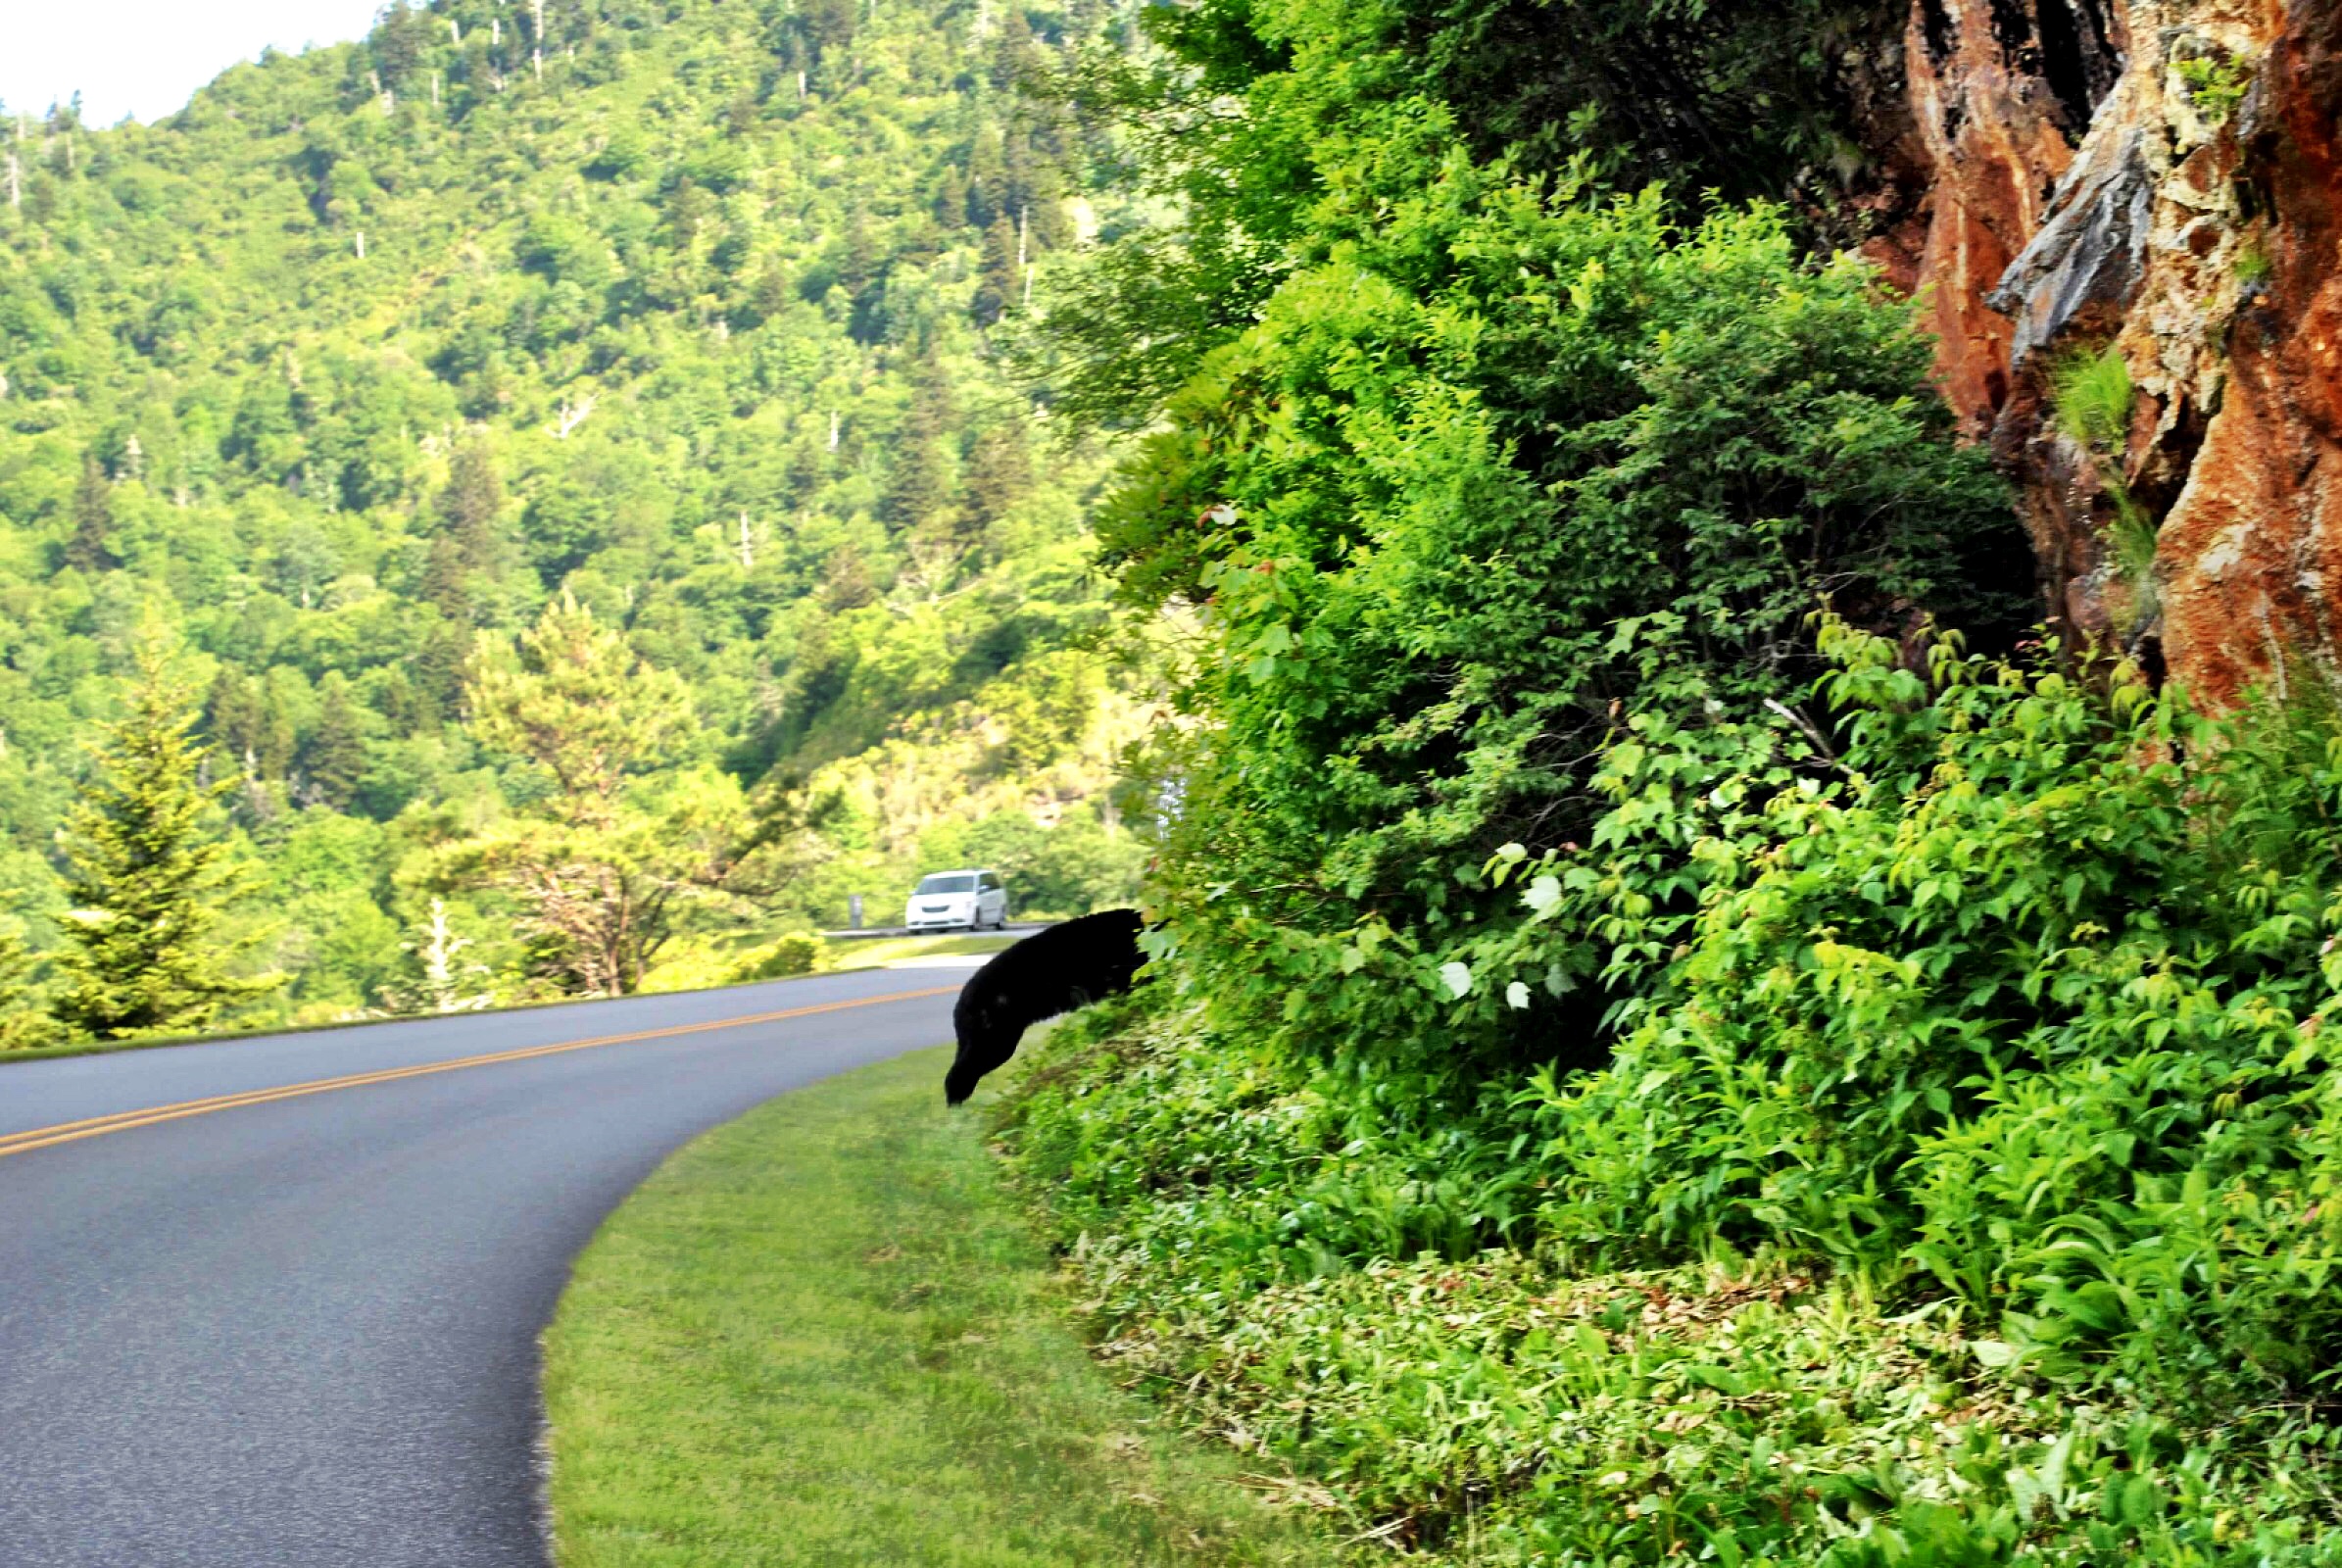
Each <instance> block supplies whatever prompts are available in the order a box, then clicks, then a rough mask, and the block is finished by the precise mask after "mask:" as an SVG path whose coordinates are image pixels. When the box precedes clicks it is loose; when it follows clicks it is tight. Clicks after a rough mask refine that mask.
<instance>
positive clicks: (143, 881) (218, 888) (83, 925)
mask: <svg viewBox="0 0 2342 1568" xmlns="http://www.w3.org/2000/svg"><path fill="white" fill-rule="evenodd" d="M135 658H136V667H137V683H136V685H135V686H133V687H132V689H131V691H130V701H129V711H128V713H126V714H125V715H124V716H123V717H122V718H121V719H120V720H118V721H116V722H114V723H111V724H108V725H106V726H105V729H104V735H105V740H104V743H103V745H102V746H101V747H100V748H99V749H98V751H97V753H96V755H95V757H94V759H93V760H94V764H95V765H94V766H93V768H92V770H91V774H90V777H89V779H88V781H87V782H86V783H85V784H84V785H83V786H82V788H81V791H80V794H79V797H78V799H77V800H76V801H75V803H74V806H73V812H72V815H71V816H70V818H69V819H68V822H67V825H66V833H65V851H66V857H67V859H68V861H69V862H70V864H71V867H72V869H71V870H70V871H69V872H68V873H67V874H66V875H65V876H64V877H63V878H62V880H63V883H64V887H65V892H66V896H67V898H68V899H69V900H70V901H71V903H72V906H73V907H72V908H71V910H70V911H69V912H68V914H67V915H66V917H65V921H64V926H65V934H66V936H67V938H68V939H69V944H70V945H69V946H68V947H67V948H66V949H65V950H64V951H63V952H62V953H60V954H59V955H58V967H59V968H60V970H62V971H63V975H64V979H65V982H66V986H65V992H64V994H63V995H62V996H61V997H60V998H59V999H58V1003H57V1013H58V1016H59V1017H60V1018H62V1019H63V1020H64V1021H65V1022H66V1023H67V1024H69V1025H71V1026H72V1027H73V1028H75V1029H79V1030H82V1031H85V1032H86V1033H89V1034H93V1035H96V1036H97V1037H98V1038H99V1039H101V1040H112V1039H120V1038H122V1037H123V1036H127V1035H138V1034H154V1033H159V1032H161V1031H164V1030H169V1029H193V1028H200V1027H202V1026H203V1025H204V1024H207V1023H209V1022H211V1021H212V1019H213V1018H214V1017H216V1016H217V1015H218V1013H219V1011H220V1007H221V1006H223V1005H226V1004H228V1003H230V1002H233V1001H235V1000H237V999H239V998H244V997H249V996H253V995H256V994H258V993H260V992H262V991H266V990H268V989H269V988H271V987H272V986H273V985H274V984H275V983H276V979H275V977H273V976H269V977H265V978H261V979H242V978H236V977H233V976H231V975H229V974H228V973H227V972H226V964H227V963H228V961H229V960H230V959H232V958H233V957H234V956H236V954H237V953H238V952H239V951H240V950H241V949H242V948H243V947H244V946H246V945H247V944H245V943H224V944H223V943H220V942H219V941H217V940H216V939H215V937H214V934H213V933H214V930H215V928H216V927H217V925H218V924H219V919H220V904H221V903H222V902H223V901H224V900H226V899H228V898H230V897H232V896H233V895H234V894H235V893H236V892H237V891H238V890H239V886H240V879H239V877H238V874H237V872H236V871H235V869H234V868H233V867H232V866H230V865H229V864H228V861H227V846H226V845H225V844H224V843H222V842H221V841H220V839H219V838H218V837H217V836H215V835H214V834H212V833H210V832H208V831H207V829H206V825H205V821H204V818H205V816H206V815H207V814H208V809H209V808H210V807H211V806H212V804H213V803H214V802H215V801H217V800H218V799H219V798H220V795H222V794H223V793H225V791H226V790H227V788H228V787H229V786H228V784H227V782H226V781H224V780H222V781H220V782H218V783H213V784H209V785H207V784H204V783H202V782H201V770H202V766H203V761H204V759H205V757H206V756H207V755H208V754H209V753H210V750H211V748H210V747H208V746H205V745H202V744H200V743H198V742H196V741H195V740H193V739H192V738H191V737H190V736H189V734H188V730H189V729H190V727H191V726H192V724H193V722H194V718H195V713H194V710H193V707H192V705H191V704H190V702H189V700H188V699H189V694H188V692H187V690H186V688H185V687H184V686H183V685H182V684H181V683H180V682H179V680H178V679H177V677H176V676H175V675H174V673H173V672H172V669H171V657H170V648H169V646H168V644H167V642H166V640H165V637H164V635H163V633H162V632H161V630H160V629H159V628H158V627H156V626H155V625H154V624H153V623H152V622H150V623H149V624H148V625H147V626H146V627H145V628H144V629H143V630H142V631H141V632H140V634H139V637H138V641H137V645H136V650H135Z"/></svg>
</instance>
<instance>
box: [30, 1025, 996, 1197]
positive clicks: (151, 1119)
mask: <svg viewBox="0 0 2342 1568" xmlns="http://www.w3.org/2000/svg"><path fill="white" fill-rule="evenodd" d="M958 989H959V987H957V986H930V987H928V988H927V989H926V990H923V991H891V992H889V993H887V994H886V995H885V996H883V997H856V998H854V999H853V1000H852V1001H849V1002H823V1003H819V1004H816V1005H813V1006H810V1007H784V1008H782V1009H781V1010H780V1011H778V1012H752V1013H749V1014H747V1015H745V1016H743V1017H739V1018H716V1019H712V1020H710V1021H709V1022H707V1023H679V1024H673V1025H670V1026H668V1027H667V1028H664V1029H637V1030H635V1031H634V1032H633V1033H631V1034H623V1035H596V1036H594V1037H593V1038H592V1039H590V1040H561V1041H557V1042H555V1043H554V1044H552V1045H550V1046H524V1047H522V1048H521V1049H519V1050H517V1051H493V1052H490V1053H488V1054H485V1055H480V1056H456V1057H452V1058H450V1059H449V1060H446V1061H426V1062H422V1063H419V1064H418V1065H415V1066H413V1067H389V1068H385V1069H384V1070H382V1071H380V1072H354V1073H351V1074H349V1075H348V1076H346V1077H341V1078H313V1079H311V1080H309V1081H308V1082H306V1083H298V1084H284V1085H281V1086H279V1087H277V1088H274V1089H248V1090H246V1091H244V1092H243V1093H242V1094H238V1095H214V1096H213V1097H212V1098H211V1099H209V1100H182V1101H180V1102H178V1103H176V1104H170V1105H149V1106H146V1107H145V1108H144V1109H140V1110H118V1111H116V1112H115V1113H114V1114H112V1115H111V1116H91V1117H87V1118H86V1119H84V1120H81V1121H64V1122H59V1123H57V1124H56V1125H55V1126H53V1127H34V1128H31V1129H30V1130H28V1131H25V1132H21V1133H9V1134H7V1135H6V1136H4V1137H0V1159H6V1158H7V1157H8V1156H9V1155H11V1154H28V1153H30V1152H32V1151H34V1150H36V1149H51V1148H54V1147H55V1146H57V1145H59V1144H71V1143H76V1142H78V1141H79V1140H81V1139H84V1138H101V1137H104V1136H105V1135H106V1134H107V1133H119V1132H127V1131H128V1130H129V1129H131V1128H132V1127H152V1126H153V1125H155V1124H156V1123H157V1122H165V1121H178V1120H180V1119H181V1118H182V1117H187V1116H208V1115H210V1114H211V1113H212V1112H213V1111H216V1110H233V1109H235V1108H236V1107H237V1106H239V1105H265V1104H268V1103H269V1102H270V1101H276V1100H298V1099H300V1098H301V1097H302V1096H303V1095H322V1094H326V1093H329V1092H330V1091H332V1090H336V1089H362V1088H365V1087H366V1085H368V1084H388V1083H396V1082H398V1081H399V1080H400V1079H402V1078H425V1077H428V1076H430V1075H431V1074H432V1073H438V1072H456V1071H458V1070H460V1069H462V1068H465V1067H493V1066H495V1065H496V1064H497V1063H498V1062H502V1061H527V1060H529V1059H530V1058H531V1057H534V1056H558V1055H560V1054H561V1053H563V1052H565V1051H591V1050H593V1049H594V1048H595V1047H597V1046H626V1045H633V1044H635V1043H636V1042H638V1041H643V1040H671V1039H673V1038H674V1037H675V1036H677V1035H698V1034H706V1033H707V1032H708V1031H710V1030H714V1029H739V1028H744V1027H746V1026H748V1025H750V1024H759V1023H778V1022H780V1021H781V1020H782V1019H784V1018H805V1017H810V1016H811V1015H812V1014H814V1013H816V1012H842V1011H844V1010H845V1009H847V1008H849V1007H874V1006H876V1005H879V1004H880V1003H882V1002H911V1001H914V1000H916V999H918V998H920V997H940V996H943V995H945V994H946V993H948V992H953V991H957V990H958Z"/></svg>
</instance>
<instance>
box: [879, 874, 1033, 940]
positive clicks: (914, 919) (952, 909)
mask: <svg viewBox="0 0 2342 1568" xmlns="http://www.w3.org/2000/svg"><path fill="white" fill-rule="evenodd" d="M1007 923H1008V890H1007V888H1005V887H1003V886H1002V885H1001V883H1000V872H998V871H987V870H984V869H981V868H977V869H971V870H965V871H930V872H929V873H928V874H927V875H925V876H923V877H921V878H919V885H918V887H917V888H915V889H913V890H912V892H911V896H910V903H909V904H907V905H905V906H904V907H903V924H904V925H906V926H908V927H910V928H911V929H912V930H913V931H936V930H941V929H942V928H944V927H946V926H965V927H966V928H967V929H968V930H970V931H978V930H982V929H983V928H984V927H985V926H988V925H989V926H991V927H992V928H993V929H994V930H996V931H997V930H1000V928H1001V927H1003V926H1005V925H1007Z"/></svg>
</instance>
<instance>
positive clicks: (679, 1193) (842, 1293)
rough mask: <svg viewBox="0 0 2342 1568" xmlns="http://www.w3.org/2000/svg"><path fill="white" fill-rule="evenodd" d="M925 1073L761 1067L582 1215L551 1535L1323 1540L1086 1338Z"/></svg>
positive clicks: (986, 1541) (919, 1547) (803, 1553)
mask: <svg viewBox="0 0 2342 1568" xmlns="http://www.w3.org/2000/svg"><path fill="white" fill-rule="evenodd" d="M942 1073H943V1057H942V1054H940V1053H937V1052H922V1053H918V1054H912V1055H909V1056H905V1057H903V1058H900V1059H898V1060H896V1061H892V1062H887V1063H883V1064H880V1065H878V1066H874V1067H869V1068H865V1069H862V1070H860V1071H857V1072H853V1073H849V1074H846V1075H843V1076H841V1077H838V1078H834V1079H831V1080H829V1081H827V1082H825V1083H821V1084H818V1085H815V1086H813V1087H811V1088H808V1089H805V1090H801V1091H799V1092H797V1093H794V1094H791V1095H787V1096H783V1097H782V1098H780V1099H779V1100H776V1101H774V1102H773V1103H770V1104H768V1105H766V1106H764V1107H762V1108H761V1109H759V1110H756V1111H755V1112H752V1113H751V1114H750V1115H748V1116H746V1117H744V1118H742V1119H741V1120H739V1121H736V1122H734V1123H732V1124H730V1125H729V1126H726V1127H723V1128H720V1129H718V1130H717V1131H715V1132H713V1133H710V1134H709V1135H707V1137H705V1138H703V1139H701V1140H700V1141H699V1142H697V1143H695V1144H693V1145H691V1146H690V1147H689V1148H688V1149H686V1150H685V1151H683V1152H682V1153H680V1154H678V1155H677V1156H676V1157H675V1158H674V1159H672V1160H671V1161H669V1162H668V1164H667V1165H666V1166H665V1167H664V1168H663V1169H661V1170H660V1171H659V1173H658V1174H657V1175H655V1176H654V1177H653V1178H652V1179H651V1180H650V1181H649V1182H648V1183H647V1184H645V1186H644V1187H643V1188H642V1190H641V1191H640V1192H638V1193H637V1194H636V1195H635V1196H634V1197H633V1198H631V1199H630V1200H628V1201H627V1202H626V1203H625V1204H624V1205H622V1206H621V1207H620V1208H619V1209H618V1210H617V1212H616V1213H615V1214H613V1215H612V1216H611V1218H610V1221H609V1222H608V1223H607V1224H606V1225H605V1226H604V1227H603V1230H602V1232H601V1234H600V1235H599V1236H598V1237H597V1238H596V1240H595V1242H594V1243H593V1245H592V1246H591V1247H590V1248H588V1249H587V1250H586V1251H585V1253H584V1254H583V1255H582V1256H581V1257H580V1259H579V1261H578V1264H577V1268H576V1272H575V1275H574V1277H573V1279H572V1282H571V1284H570V1286H569V1289H568V1292H567V1294H566V1295H565V1296H564V1297H563V1299H562V1302H561V1309H560V1311H559V1313H558V1315H557V1316H556V1318H555V1321H554V1324H553V1326H552V1328H551V1329H550V1330H549V1331H548V1332H547V1335H546V1342H545V1391H546V1403H547V1409H548V1414H549V1418H550V1422H551V1427H552V1449H553V1481H552V1505H553V1517H554V1525H555V1536H556V1543H557V1548H558V1557H559V1560H560V1561H561V1563H562V1564H564V1565H565V1568H613V1565H621V1564H622V1565H624V1568H684V1565H704V1568H756V1565H769V1564H796V1563H805V1564H816V1563H817V1564H823V1565H830V1564H853V1563H868V1564H889V1565H895V1564H919V1565H936V1568H977V1565H984V1568H1055V1565H1068V1568H1070V1565H1077V1564H1096V1565H1099V1568H1106V1565H1112V1568H1123V1565H1131V1564H1165V1565H1169V1564H1203V1563H1212V1564H1223V1563H1224V1564H1263V1565H1266V1564H1298V1563H1309V1562H1321V1561H1329V1560H1331V1559H1332V1548H1330V1547H1327V1546H1325V1545H1323V1544H1321V1543H1320V1542H1319V1540H1318V1537H1317V1536H1316V1534H1315V1533H1314V1532H1313V1530H1312V1529H1311V1527H1310V1521H1309V1518H1308V1516H1307V1515H1306V1514H1305V1513H1304V1512H1302V1511H1299V1510H1293V1509H1282V1510H1280V1509H1276V1508H1272V1507H1270V1506H1268V1505H1267V1504H1266V1503H1264V1502H1263V1501H1262V1500H1260V1498H1259V1497H1258V1496H1257V1495H1255V1492H1253V1491H1247V1490H1246V1489H1245V1488H1244V1487H1243V1486H1241V1485H1239V1484H1238V1476H1239V1474H1240V1473H1241V1472H1242V1471H1244V1469H1245V1467H1244V1465H1243V1464H1241V1463H1238V1462H1234V1461H1231V1460H1229V1459H1228V1458H1226V1457H1225V1456H1224V1455H1221V1454H1217V1453H1214V1452H1211V1451H1208V1450H1205V1449H1202V1448H1199V1447H1196V1446H1193V1445H1190V1444H1188V1443H1186V1442H1185V1441H1184V1440H1182V1439H1180V1438H1178V1437H1177V1436H1174V1435H1172V1434H1170V1433H1169V1432H1167V1431H1166V1430H1164V1427H1163V1425H1162V1424H1161V1423H1160V1422H1159V1421H1158V1420H1157V1419H1156V1417H1155V1415H1154V1413H1153V1412H1152V1411H1151V1410H1150V1408H1149V1407H1148V1406H1147V1404H1146V1403H1145V1402H1144V1401H1142V1400H1138V1399H1136V1398H1134V1397H1131V1396H1129V1395H1127V1394H1124V1393H1122V1392H1121V1391H1119V1390H1117V1389H1115V1388H1114V1387H1113V1386H1112V1385H1111V1384H1110V1383H1109V1382H1108V1381H1107V1380H1106V1378H1105V1377H1103V1376H1102V1375H1101V1374H1100V1372H1099V1371H1098V1368H1097V1367H1096V1366H1095V1365H1094V1364H1093V1363H1092V1362H1091V1361H1090V1360H1089V1358H1088V1357H1087V1356H1086V1355H1085V1354H1084V1353H1083V1348H1082V1345H1081V1342H1080V1340H1079V1339H1078V1338H1077V1337H1076V1336H1075V1335H1074V1333H1073V1332H1072V1331H1071V1329H1070V1328H1069V1327H1068V1326H1067V1324H1066V1322H1065V1318H1064V1314H1063V1311H1062V1306H1061V1302H1060V1300H1059V1299H1058V1297H1057V1295H1056V1293H1055V1285H1054V1279H1053V1275H1052V1273H1051V1271H1050V1269H1049V1266H1048V1260H1047V1256H1046V1254H1045V1252H1044V1251H1043V1250H1042V1249H1041V1248H1040V1247H1039V1246H1038V1245H1037V1244H1036V1242H1035V1241H1034V1239H1033V1237H1032V1234H1031V1231H1030V1229H1029V1227H1028V1226H1027V1224H1026V1222H1025V1221H1024V1219H1023V1217H1022V1216H1021V1215H1019V1214H1018V1213H1017V1212H1016V1210H1015V1208H1014V1205H1013V1204H1012V1203H1011V1202H1010V1201H1008V1199H1007V1198H1005V1197H1004V1196H1003V1194H1002V1193H1001V1191H1000V1187H999V1184H998V1179H997V1176H996V1173H995V1171H994V1168H993V1165H992V1162H991V1160H990V1158H989V1156H988V1155H987V1154H986V1152H985V1151H984V1148H983V1146H982V1144H981V1142H980V1141H979V1139H978V1137H977V1136H976V1124H975V1123H974V1122H973V1121H972V1120H971V1119H970V1118H969V1117H968V1116H967V1115H966V1114H965V1113H964V1112H963V1113H957V1114H953V1113H949V1112H947V1111H946V1110H945V1108H944V1106H943V1103H942V1096H941V1094H940V1093H939V1091H938V1087H937V1086H938V1084H939V1083H940V1081H941V1078H942Z"/></svg>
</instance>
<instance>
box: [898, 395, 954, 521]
mask: <svg viewBox="0 0 2342 1568" xmlns="http://www.w3.org/2000/svg"><path fill="white" fill-rule="evenodd" d="M950 434H951V383H950V382H949V381H947V380H946V379H945V378H944V374H943V370H942V369H941V368H940V367H938V366H936V365H934V364H932V363H930V364H929V365H927V366H926V367H925V368H923V369H922V370H921V372H920V376H919V390H918V393H917V395H916V396H915V397H913V398H912V400H911V405H910V417H908V418H907V419H905V420H904V421H903V434H902V436H901V437H900V438H899V444H898V447H897V455H896V458H895V472H894V475H893V479H892V481H891V483H890V484H889V485H888V487H887V520H888V521H890V522H892V523H894V524H895V525H896V526H897V527H898V528H916V527H918V526H919V525H920V524H922V523H924V522H926V521H928V520H929V519H930V518H932V517H934V516H935V515H936V514H938V513H940V512H942V511H943V510H944V508H946V507H948V506H950V505H951V479H952V474H951V455H950V453H949V451H948V450H947V448H948V444H949V438H950Z"/></svg>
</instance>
